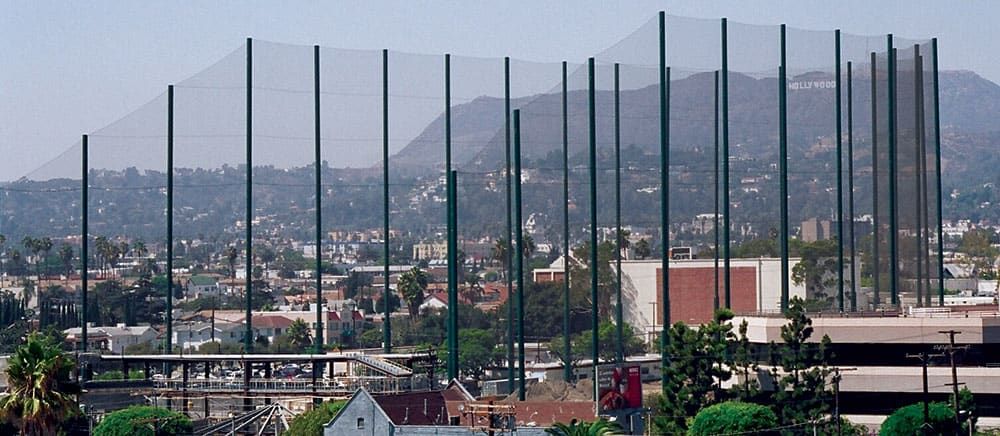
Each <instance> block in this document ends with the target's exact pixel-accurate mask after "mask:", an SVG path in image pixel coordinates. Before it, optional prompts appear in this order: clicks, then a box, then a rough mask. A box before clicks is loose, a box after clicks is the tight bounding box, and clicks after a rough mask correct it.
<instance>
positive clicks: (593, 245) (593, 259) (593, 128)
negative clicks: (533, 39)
mask: <svg viewBox="0 0 1000 436" xmlns="http://www.w3.org/2000/svg"><path fill="white" fill-rule="evenodd" d="M587 83H588V87H587V108H588V111H587V112H588V114H587V121H588V122H587V124H588V129H587V133H588V137H589V139H590V141H589V143H590V301H591V307H590V323H591V353H590V358H591V362H592V364H593V366H594V378H593V380H597V362H598V359H599V357H600V355H599V353H598V351H597V350H598V349H599V347H600V336H599V334H598V333H599V331H600V326H599V325H598V323H599V320H598V318H597V286H598V281H597V269H598V266H599V265H598V263H597V262H598V261H597V113H596V112H597V107H596V105H595V99H594V95H595V90H594V58H590V59H587ZM594 400H595V401H596V400H597V385H596V384H595V385H594Z"/></svg>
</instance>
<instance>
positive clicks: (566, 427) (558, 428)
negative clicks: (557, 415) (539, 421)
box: [545, 418, 625, 436]
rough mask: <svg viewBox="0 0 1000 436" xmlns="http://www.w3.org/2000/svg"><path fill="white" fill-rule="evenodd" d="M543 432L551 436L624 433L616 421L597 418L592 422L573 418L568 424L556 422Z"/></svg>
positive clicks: (606, 435) (599, 435)
mask: <svg viewBox="0 0 1000 436" xmlns="http://www.w3.org/2000/svg"><path fill="white" fill-rule="evenodd" d="M545 432H546V433H548V434H550V435H553V436H608V435H621V434H625V432H624V431H622V428H621V426H620V425H618V423H615V422H611V421H608V420H606V419H603V418H601V419H599V420H597V421H593V422H587V421H577V420H576V419H573V420H572V421H570V422H569V424H563V423H561V422H558V423H556V424H555V425H553V426H552V427H551V428H547V429H545Z"/></svg>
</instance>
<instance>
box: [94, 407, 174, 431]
mask: <svg viewBox="0 0 1000 436" xmlns="http://www.w3.org/2000/svg"><path fill="white" fill-rule="evenodd" d="M192 429H193V425H192V424H191V420H190V419H188V417H187V416H184V415H183V414H181V413H177V412H174V411H171V410H168V409H164V408H161V407H151V406H131V407H129V408H127V409H121V410H116V411H114V412H111V413H109V414H108V415H107V416H105V417H104V419H103V420H101V423H100V424H98V425H97V427H94V436H158V435H181V434H190V433H191V430H192Z"/></svg>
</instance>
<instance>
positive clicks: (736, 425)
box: [687, 401, 778, 436]
mask: <svg viewBox="0 0 1000 436" xmlns="http://www.w3.org/2000/svg"><path fill="white" fill-rule="evenodd" d="M777 426H778V417H777V416H775V415H774V412H772V411H771V409H770V408H768V407H765V406H761V405H759V404H754V403H743V402H739V401H729V402H725V403H719V404H716V405H713V406H709V407H706V408H704V409H702V410H701V411H700V412H698V415H696V416H695V417H694V421H693V422H692V423H691V427H690V428H689V429H688V433H687V434H688V435H689V436H701V435H717V434H744V433H746V434H750V433H752V434H771V433H769V432H768V431H767V430H772V429H774V428H775V427H777Z"/></svg>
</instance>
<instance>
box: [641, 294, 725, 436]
mask: <svg viewBox="0 0 1000 436" xmlns="http://www.w3.org/2000/svg"><path fill="white" fill-rule="evenodd" d="M730 319H732V312H729V311H728V310H720V311H718V312H716V315H715V317H714V318H713V320H712V321H711V322H709V323H708V324H705V325H702V326H701V327H699V328H698V329H693V328H691V327H688V326H687V325H686V324H684V323H683V322H678V323H675V324H674V325H673V326H671V328H670V330H669V331H668V334H669V335H670V341H669V342H668V344H669V345H668V347H669V348H668V351H667V353H668V355H669V356H670V365H669V366H668V367H667V368H664V370H663V372H664V377H665V378H666V379H667V388H666V389H665V390H664V393H663V394H661V395H658V396H657V397H654V401H653V403H654V405H655V406H654V407H653V409H654V410H655V411H656V412H655V414H654V417H653V423H652V424H653V428H654V430H656V431H658V432H661V433H683V432H684V431H685V430H686V429H687V424H688V422H687V417H690V416H694V415H695V414H696V413H698V411H699V410H701V409H702V408H704V407H705V406H708V405H710V404H714V403H716V402H718V401H721V397H722V389H721V386H720V385H721V383H722V382H723V381H726V380H728V379H729V378H730V377H731V369H730V367H731V365H730V361H729V359H728V357H727V348H728V343H729V342H730V341H731V340H732V339H733V335H732V332H731V326H730V324H729V322H728V321H729V320H730Z"/></svg>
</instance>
